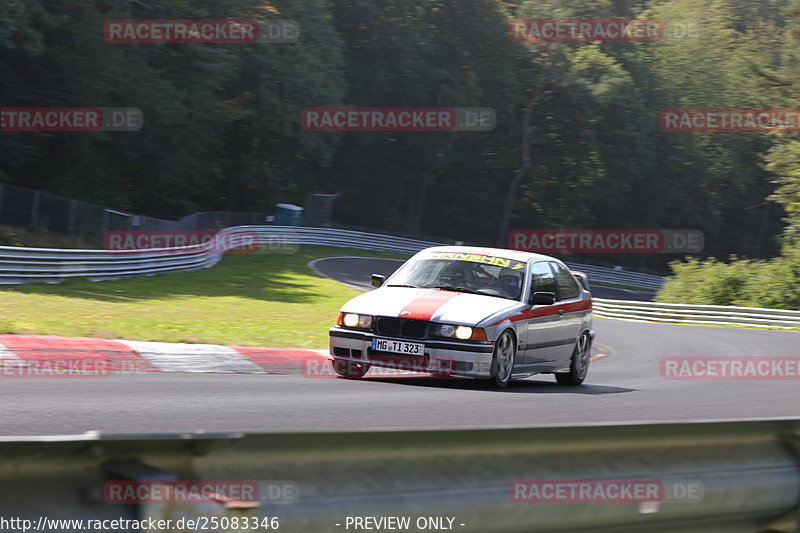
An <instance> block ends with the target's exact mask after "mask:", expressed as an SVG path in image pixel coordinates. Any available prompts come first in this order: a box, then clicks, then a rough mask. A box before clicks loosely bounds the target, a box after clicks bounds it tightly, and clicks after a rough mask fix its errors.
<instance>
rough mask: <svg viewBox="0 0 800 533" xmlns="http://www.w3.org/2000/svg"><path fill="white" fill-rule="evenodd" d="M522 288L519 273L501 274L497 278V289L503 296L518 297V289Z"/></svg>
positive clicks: (513, 298) (512, 298) (514, 298)
mask: <svg viewBox="0 0 800 533" xmlns="http://www.w3.org/2000/svg"><path fill="white" fill-rule="evenodd" d="M521 288H522V277H521V276H520V275H519V273H516V272H515V273H513V274H501V275H500V276H499V277H498V279H497V290H499V291H500V292H502V293H503V296H505V297H506V298H509V299H511V300H516V299H518V298H519V291H520V289H521Z"/></svg>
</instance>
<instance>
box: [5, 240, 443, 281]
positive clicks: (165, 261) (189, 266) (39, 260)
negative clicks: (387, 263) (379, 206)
mask: <svg viewBox="0 0 800 533" xmlns="http://www.w3.org/2000/svg"><path fill="white" fill-rule="evenodd" d="M237 243H238V244H247V243H252V244H261V245H266V246H269V247H272V248H275V249H276V251H277V252H278V253H280V252H283V253H286V251H287V247H288V250H289V251H291V250H292V248H291V247H292V246H294V247H296V245H298V244H315V245H324V246H337V247H347V248H359V249H364V250H379V251H388V252H399V253H407V254H413V253H416V252H418V251H419V250H422V249H424V248H428V247H430V246H437V245H440V244H441V243H436V242H428V241H420V240H415V239H406V238H401V237H393V236H390V235H377V234H371V233H364V232H359V231H350V230H341V229H333V228H307V227H297V226H236V227H232V228H226V229H223V230H221V231H220V232H219V233H218V234H217V239H216V240H215V241H212V242H208V243H205V244H199V245H194V246H183V247H172V248H154V249H147V250H113V251H109V250H64V249H53V248H21V247H15V246H0V284H20V283H29V282H34V281H39V282H46V283H59V282H60V281H62V280H64V279H69V278H75V277H84V278H88V279H89V280H91V281H107V280H116V279H120V278H123V277H128V276H140V275H154V274H161V273H166V272H184V271H190V270H197V269H200V268H209V267H212V266H214V265H216V264H217V263H218V262H219V260H220V258H221V254H222V253H223V252H224V251H226V250H227V249H229V248H230V247H232V246H235V245H236V244H237Z"/></svg>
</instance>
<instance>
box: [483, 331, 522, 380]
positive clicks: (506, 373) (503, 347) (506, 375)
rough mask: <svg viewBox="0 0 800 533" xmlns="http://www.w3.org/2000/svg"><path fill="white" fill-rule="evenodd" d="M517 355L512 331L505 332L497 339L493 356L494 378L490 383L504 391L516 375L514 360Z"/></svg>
mask: <svg viewBox="0 0 800 533" xmlns="http://www.w3.org/2000/svg"><path fill="white" fill-rule="evenodd" d="M516 355H517V343H516V342H514V335H513V334H512V333H511V332H510V331H504V332H503V333H501V334H500V336H499V337H497V341H495V343H494V353H493V354H492V377H491V378H490V382H491V384H492V385H494V386H495V387H497V388H499V389H503V388H505V387H507V386H508V384H509V383H510V382H511V374H513V373H514V359H515V358H516Z"/></svg>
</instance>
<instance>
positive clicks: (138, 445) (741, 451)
mask: <svg viewBox="0 0 800 533" xmlns="http://www.w3.org/2000/svg"><path fill="white" fill-rule="evenodd" d="M799 453H800V421H798V420H760V421H731V422H704V423H703V422H698V423H663V424H646V425H645V424H632V425H587V426H578V427H552V426H550V427H548V426H543V427H533V428H508V429H478V430H453V431H391V432H389V431H387V432H352V433H297V434H254V435H237V434H228V435H220V434H218V435H214V434H183V435H155V436H146V435H145V436H140V437H133V436H130V435H127V436H120V435H102V434H101V435H98V434H87V435H78V436H64V437H59V436H53V437H46V438H39V439H37V438H32V437H10V438H1V437H0V457H2V458H3V461H0V494H2V497H1V498H0V519H2V518H5V519H8V518H11V517H16V518H19V519H25V520H31V521H32V523H33V524H37V523H39V520H40V519H42V518H46V519H47V520H53V519H83V520H87V519H93V520H103V519H105V520H112V519H120V518H123V519H134V518H137V519H140V520H141V519H148V518H153V519H155V520H158V519H164V520H166V519H172V520H176V519H178V518H179V517H184V518H199V517H205V518H206V519H211V518H212V517H217V520H218V521H219V522H220V523H223V522H224V521H223V520H221V518H222V517H228V519H229V523H232V522H230V518H231V517H239V518H240V519H241V518H243V517H249V518H250V519H252V518H256V519H257V520H258V522H259V524H263V519H264V518H275V519H277V522H276V523H277V524H278V525H279V531H285V532H287V533H296V532H314V533H327V532H342V531H354V530H362V531H363V530H364V529H363V528H354V527H353V525H352V524H351V525H350V527H346V524H347V522H346V520H347V517H351V519H352V517H380V516H396V517H409V519H410V520H411V521H412V524H415V521H416V520H417V519H418V518H419V517H423V518H424V517H434V518H441V519H452V520H453V521H452V526H451V527H448V528H442V527H437V528H426V529H419V528H417V527H411V528H408V529H406V530H407V531H422V530H440V529H448V530H450V531H463V532H465V533H470V532H481V533H485V532H488V533H493V532H504V533H513V532H519V533H536V532H548V533H554V532H572V533H583V532H590V531H591V532H598V531H608V532H611V531H614V532H642V531H646V532H648V533H652V532H656V533H657V532H664V531H671V532H681V533H700V532H704V533H713V532H718V533H722V532H724V533H739V532H741V533H754V532H758V531H770V532H773V533H774V532H783V533H789V532H792V531H797V511H798V502H800V455H799ZM176 480H193V481H194V482H202V481H225V480H228V481H232V482H236V483H239V484H241V483H247V482H259V485H260V486H261V483H260V482H264V481H266V482H267V483H271V485H272V486H273V487H274V486H276V485H277V486H278V487H281V486H285V487H288V488H289V489H290V490H289V492H288V493H286V492H284V493H283V494H280V493H274V494H268V493H266V492H260V493H259V494H258V495H257V496H256V495H254V497H252V498H249V499H245V500H242V499H240V500H239V501H230V500H225V499H224V498H223V497H222V496H221V495H217V496H215V497H214V499H213V501H210V502H209V503H205V504H197V503H182V502H180V501H178V502H153V501H150V502H147V503H134V504H126V505H122V504H119V503H114V502H113V501H111V502H109V501H108V500H109V492H108V491H106V492H104V488H105V487H108V486H107V485H106V483H109V482H111V483H112V484H113V483H114V482H123V483H124V482H126V481H134V482H151V483H152V482H155V483H169V482H170V481H173V482H174V481H176ZM278 480H282V481H278ZM517 480H536V481H547V480H560V481H564V480H572V481H578V482H583V483H584V484H586V483H585V482H587V481H589V480H595V481H596V480H618V481H623V480H625V481H630V480H646V481H647V482H655V483H658V484H661V485H663V486H664V487H686V486H691V487H693V490H692V493H691V494H687V493H686V491H685V490H684V491H681V492H680V493H677V492H675V491H674V490H671V491H667V490H664V491H663V493H659V494H658V496H656V497H655V498H653V499H652V500H650V499H648V501H641V499H640V500H639V501H624V500H625V499H624V498H619V500H620V501H613V500H611V501H602V500H600V501H595V500H594V499H592V500H590V501H582V502H576V503H563V502H561V501H559V500H558V499H557V498H555V499H553V498H552V497H551V499H549V500H547V501H539V502H536V503H533V502H530V501H527V502H519V501H515V498H516V497H518V494H517V492H516V489H515V488H514V487H515V486H516V484H515V481H517ZM282 496H283V497H282ZM276 523H273V526H274V525H276ZM440 523H443V524H444V525H448V523H449V522H448V521H447V520H443V521H442V522H440ZM173 524H174V522H173ZM462 524H463V525H462ZM415 525H416V524H415ZM32 529H33V528H31V530H32ZM84 529H86V528H84ZM271 529H274V528H271ZM373 529H376V530H381V531H386V530H389V529H386V528H377V527H376V528H373ZM395 529H397V528H395ZM40 530H45V531H63V530H68V531H72V530H76V531H77V530H78V528H74V529H56V528H53V527H52V526H51V527H50V528H41V529H40ZM96 530H99V529H96ZM107 530H111V529H107ZM117 530H118V531H121V530H122V529H121V528H120V529H117ZM165 530H170V531H175V530H176V529H165V528H161V529H160V531H165ZM219 530H220V531H222V530H227V531H235V530H241V528H233V527H231V528H225V527H223V528H222V529H219ZM250 530H251V531H266V528H264V527H263V526H261V527H260V528H251V529H250ZM144 531H155V529H145V530H144Z"/></svg>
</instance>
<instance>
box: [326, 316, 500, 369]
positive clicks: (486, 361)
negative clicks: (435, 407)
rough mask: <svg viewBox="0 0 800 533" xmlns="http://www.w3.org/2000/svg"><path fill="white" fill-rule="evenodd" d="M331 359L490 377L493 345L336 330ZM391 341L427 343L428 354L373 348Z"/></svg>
mask: <svg viewBox="0 0 800 533" xmlns="http://www.w3.org/2000/svg"><path fill="white" fill-rule="evenodd" d="M328 334H329V337H330V354H331V357H333V358H334V359H337V360H342V361H354V362H357V363H369V364H370V365H373V366H379V367H384V368H397V369H403V370H413V371H418V372H432V373H435V374H446V375H454V376H467V377H483V378H488V377H490V373H491V366H492V352H493V350H494V345H493V344H492V343H491V342H477V341H464V342H459V341H455V340H454V341H449V340H440V339H435V340H433V339H409V338H401V337H391V336H387V335H376V334H374V333H372V332H368V331H359V330H351V329H345V328H342V327H339V326H334V327H332V328H331V329H330V330H329V332H328ZM375 337H379V338H381V339H391V340H398V341H404V342H416V343H423V344H425V355H424V356H419V355H401V354H391V353H388V352H378V351H374V350H373V349H372V339H374V338H375Z"/></svg>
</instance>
